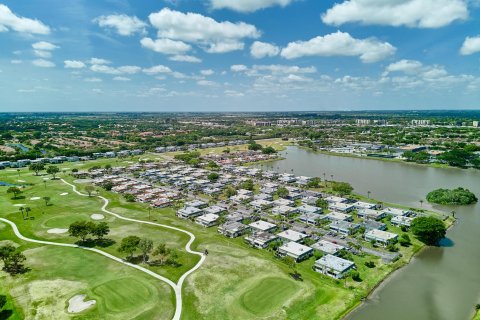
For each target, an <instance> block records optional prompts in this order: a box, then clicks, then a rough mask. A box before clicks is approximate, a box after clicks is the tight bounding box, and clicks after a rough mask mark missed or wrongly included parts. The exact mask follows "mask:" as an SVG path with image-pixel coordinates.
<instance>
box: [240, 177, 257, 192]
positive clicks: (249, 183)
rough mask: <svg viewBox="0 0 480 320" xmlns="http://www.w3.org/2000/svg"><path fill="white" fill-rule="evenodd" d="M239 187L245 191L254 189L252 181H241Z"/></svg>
mask: <svg viewBox="0 0 480 320" xmlns="http://www.w3.org/2000/svg"><path fill="white" fill-rule="evenodd" d="M240 187H241V188H242V189H245V190H250V191H253V189H254V187H255V184H254V183H253V180H252V179H248V180H245V181H243V182H242V183H241V184H240Z"/></svg>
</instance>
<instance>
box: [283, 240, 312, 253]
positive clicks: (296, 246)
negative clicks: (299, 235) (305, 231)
mask: <svg viewBox="0 0 480 320" xmlns="http://www.w3.org/2000/svg"><path fill="white" fill-rule="evenodd" d="M278 250H279V251H284V252H287V253H290V254H292V255H294V256H300V255H302V254H305V253H306V252H309V251H312V250H313V249H312V248H310V247H308V246H306V245H303V244H300V243H297V242H293V241H292V242H288V243H286V244H284V245H283V246H281V247H280V248H278Z"/></svg>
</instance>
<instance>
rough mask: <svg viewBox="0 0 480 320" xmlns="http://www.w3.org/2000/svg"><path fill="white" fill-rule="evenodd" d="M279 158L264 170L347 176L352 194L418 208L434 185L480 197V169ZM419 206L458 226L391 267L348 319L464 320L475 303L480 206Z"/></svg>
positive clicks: (306, 155)
mask: <svg viewBox="0 0 480 320" xmlns="http://www.w3.org/2000/svg"><path fill="white" fill-rule="evenodd" d="M281 154H282V156H284V157H285V158H286V159H285V160H279V161H275V162H271V163H266V164H263V165H258V167H261V168H263V169H269V170H272V169H273V170H275V171H278V172H288V173H291V172H292V169H293V173H294V174H296V175H306V176H318V177H320V178H322V179H323V177H324V174H325V176H326V178H327V180H329V179H331V176H332V175H333V180H335V181H346V182H349V183H351V184H352V186H353V187H354V188H355V192H356V193H360V194H363V195H367V192H368V191H370V192H371V195H370V196H371V197H372V198H375V199H377V200H380V201H385V202H391V203H397V204H401V205H406V206H409V207H420V206H421V204H420V200H421V199H425V196H426V194H427V193H428V192H430V191H432V190H433V189H437V188H440V187H442V188H455V187H466V188H468V189H470V190H471V191H472V192H474V193H475V194H476V195H477V196H479V195H480V171H477V170H474V169H469V170H462V169H454V168H432V167H427V166H419V165H415V164H408V163H401V162H388V161H380V160H371V159H362V158H349V157H339V156H331V155H324V154H319V153H315V152H312V151H307V150H304V149H300V148H296V147H289V148H287V149H286V150H285V151H283V152H282V153H281ZM423 207H425V208H432V209H434V210H435V209H436V210H442V211H445V212H451V211H452V210H455V212H456V217H457V219H458V222H457V224H456V225H455V226H454V227H453V228H451V229H450V230H449V232H448V233H447V237H448V239H446V241H444V242H443V244H444V246H442V247H438V248H427V249H425V250H423V251H422V252H421V253H419V254H418V255H417V256H416V257H415V258H414V259H413V260H412V262H411V263H410V264H408V265H407V266H406V267H404V268H402V269H401V270H400V271H398V272H396V273H394V274H393V275H392V276H391V277H390V278H389V279H388V280H387V281H386V282H385V283H383V284H382V285H381V286H380V287H379V288H378V289H377V290H375V291H374V292H373V293H372V295H371V297H369V298H368V299H367V300H366V301H365V303H364V304H363V305H362V306H361V307H359V308H358V309H357V310H355V311H354V312H353V313H351V314H350V315H349V316H348V317H347V319H349V320H372V319H389V320H404V319H415V320H424V319H425V320H427V319H428V320H430V319H431V320H443V319H444V320H467V319H470V318H471V316H472V314H473V308H474V306H475V304H477V303H480V237H479V234H480V233H479V230H480V212H479V211H480V205H479V204H476V205H471V206H464V207H445V206H443V207H442V206H430V205H429V204H428V203H427V202H426V201H425V203H423Z"/></svg>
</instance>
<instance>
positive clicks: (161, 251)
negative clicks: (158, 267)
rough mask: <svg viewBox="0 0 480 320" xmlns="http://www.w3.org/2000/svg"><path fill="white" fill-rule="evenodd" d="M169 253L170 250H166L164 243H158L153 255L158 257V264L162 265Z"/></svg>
mask: <svg viewBox="0 0 480 320" xmlns="http://www.w3.org/2000/svg"><path fill="white" fill-rule="evenodd" d="M169 253H170V249H168V248H167V246H166V245H165V243H160V244H159V245H158V246H157V248H155V251H154V252H153V255H154V256H158V258H159V261H160V264H164V263H165V261H166V260H167V258H168V255H169Z"/></svg>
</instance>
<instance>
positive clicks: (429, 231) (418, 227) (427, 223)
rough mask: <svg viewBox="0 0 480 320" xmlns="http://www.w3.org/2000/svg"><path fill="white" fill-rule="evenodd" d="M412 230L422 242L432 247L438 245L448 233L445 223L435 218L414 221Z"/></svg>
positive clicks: (419, 218) (421, 218)
mask: <svg viewBox="0 0 480 320" xmlns="http://www.w3.org/2000/svg"><path fill="white" fill-rule="evenodd" d="M410 230H412V233H413V234H414V235H415V236H416V237H417V238H418V239H419V240H420V241H422V242H423V243H425V244H427V245H431V246H435V245H438V243H439V241H440V240H441V239H442V238H444V237H445V234H446V232H447V229H446V227H445V224H444V223H443V221H442V220H440V219H438V218H435V217H417V218H415V219H413V221H412V223H411V226H410Z"/></svg>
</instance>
